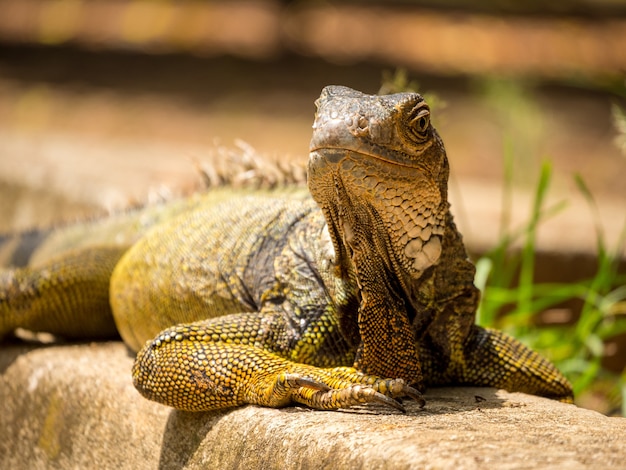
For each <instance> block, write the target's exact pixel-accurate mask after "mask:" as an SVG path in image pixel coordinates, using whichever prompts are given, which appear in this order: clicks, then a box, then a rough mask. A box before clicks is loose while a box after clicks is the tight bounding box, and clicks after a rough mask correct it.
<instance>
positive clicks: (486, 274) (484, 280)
mask: <svg viewBox="0 0 626 470" xmlns="http://www.w3.org/2000/svg"><path fill="white" fill-rule="evenodd" d="M504 160H505V165H504V168H505V191H504V198H503V216H502V221H501V233H500V241H499V243H498V245H497V246H496V247H495V248H494V249H493V250H492V251H490V252H489V253H487V254H486V255H485V256H483V257H482V258H480V259H479V260H478V262H477V273H476V284H477V287H479V288H480V289H481V290H482V291H483V298H482V301H481V304H480V307H479V310H478V322H479V324H481V325H483V326H492V327H496V328H500V329H503V330H505V331H508V332H509V333H510V334H512V335H514V336H516V337H517V338H519V339H520V340H521V341H523V342H524V343H526V344H528V345H529V346H530V347H532V348H533V349H536V350H538V351H540V352H542V353H543V354H545V355H546V356H547V357H549V358H550V359H551V360H552V361H554V363H555V364H556V365H557V367H559V368H560V369H561V370H562V371H563V373H564V374H565V375H566V376H567V377H568V378H569V379H570V380H571V381H572V384H573V387H574V392H575V394H576V395H580V394H581V393H586V392H590V391H593V390H594V387H595V386H596V385H597V384H606V383H608V390H605V393H606V395H608V398H609V400H612V401H614V402H615V403H616V405H617V406H621V407H622V409H621V412H622V414H623V415H625V416H626V372H622V374H621V375H620V376H618V375H616V374H614V373H611V372H610V371H608V370H606V369H604V368H603V367H602V358H603V355H604V349H605V344H606V341H607V340H608V339H610V338H613V337H615V336H617V335H619V334H622V333H624V332H626V285H625V284H626V275H624V274H620V273H619V272H618V263H619V260H620V254H621V253H622V251H623V248H624V243H625V240H626V225H625V227H624V231H623V233H622V236H621V237H620V241H619V243H618V246H617V247H615V249H614V250H613V252H610V251H609V250H608V249H607V247H606V245H605V238H604V233H603V230H602V226H601V224H600V222H599V217H598V210H597V207H596V203H595V200H594V198H593V196H592V195H591V192H590V191H589V189H588V188H587V186H586V185H585V183H584V181H583V179H582V178H581V177H580V176H578V175H577V176H576V177H575V180H576V184H577V186H578V189H579V190H580V191H581V193H582V194H583V195H584V197H585V198H586V200H587V202H588V204H589V207H590V212H591V216H592V217H593V219H594V226H595V230H596V240H597V271H596V273H595V275H594V276H593V277H592V278H591V279H587V280H583V281H580V282H576V283H570V284H566V283H536V282H535V281H534V273H535V256H536V232H537V227H538V226H539V225H540V224H541V223H542V222H544V221H545V220H546V219H548V218H549V217H551V216H553V215H554V214H556V213H558V212H559V211H561V210H563V209H564V208H565V207H566V204H565V203H564V202H560V203H557V204H555V205H552V206H549V207H545V206H546V203H545V200H546V195H547V193H548V189H549V186H550V180H551V174H552V167H551V164H550V163H547V162H545V163H543V165H542V167H541V171H540V175H539V180H538V183H537V185H536V190H535V195H534V200H533V203H532V210H531V215H530V218H529V220H528V221H527V222H526V223H525V224H524V225H523V226H522V227H520V228H518V229H511V227H510V223H511V221H510V212H511V204H512V177H513V176H512V168H513V163H512V161H513V158H512V156H511V153H510V152H508V151H505V159H504ZM520 245H521V248H515V247H516V246H520ZM570 299H579V300H580V301H582V308H581V310H580V315H579V317H578V319H577V320H576V319H571V321H569V322H566V323H564V324H554V325H550V326H545V327H541V328H538V327H536V326H534V320H535V319H536V318H537V315H538V314H539V313H540V312H542V311H545V310H546V309H549V308H552V307H555V306H557V305H559V304H561V303H562V302H565V301H567V300H570ZM605 388H606V387H605ZM620 403H621V405H620Z"/></svg>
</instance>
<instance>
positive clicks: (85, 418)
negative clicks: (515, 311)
mask: <svg viewBox="0 0 626 470" xmlns="http://www.w3.org/2000/svg"><path fill="white" fill-rule="evenodd" d="M131 364H132V355H131V353H130V352H129V351H128V350H127V349H126V348H125V346H124V345H123V344H122V343H120V342H109V343H91V344H70V345H55V346H44V347H42V346H32V345H24V344H9V345H7V344H4V345H2V346H1V347H0V461H1V462H2V467H3V468H29V469H40V468H42V469H43V468H52V469H55V468H58V469H67V468H117V469H124V468H132V469H142V468H146V469H148V468H149V469H154V468H163V469H166V468H167V469H169V468H184V469H199V468H220V469H228V468H263V469H273V468H281V469H285V468H287V469H288V468H304V469H307V468H316V469H319V468H373V469H376V468H394V469H409V468H424V469H442V468H454V469H482V468H498V469H536V468H542V469H557V468H558V469H563V468H567V469H592V468H593V469H595V468H614V469H618V468H623V469H626V419H625V418H608V417H605V416H603V415H601V414H598V413H596V412H593V411H589V410H584V409H581V408H577V407H575V406H573V405H564V404H561V403H557V402H554V401H551V400H547V399H543V398H538V397H532V396H528V395H524V394H517V393H507V392H504V391H501V390H494V389H489V388H440V389H433V390H429V391H428V393H427V395H426V398H427V406H426V408H425V409H424V410H419V409H418V408H417V407H416V406H414V405H413V404H412V403H407V405H408V407H407V408H408V412H407V413H406V414H401V413H397V412H395V411H391V410H387V409H385V408H380V407H364V408H359V409H355V410H348V411H338V412H320V411H311V410H308V409H304V408H299V407H291V408H285V409H280V410H273V409H264V408H260V407H255V406H247V407H241V408H238V409H233V410H229V411H220V412H212V413H186V412H180V411H175V410H172V409H169V408H167V407H164V406H161V405H158V404H155V403H151V402H149V401H147V400H145V399H143V398H142V397H141V396H139V394H138V393H137V392H136V391H135V390H134V388H133V386H132V383H131V379H130V368H131Z"/></svg>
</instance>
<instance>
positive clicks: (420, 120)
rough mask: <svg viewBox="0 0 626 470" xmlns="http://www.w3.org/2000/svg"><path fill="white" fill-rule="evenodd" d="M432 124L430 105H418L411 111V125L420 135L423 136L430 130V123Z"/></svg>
mask: <svg viewBox="0 0 626 470" xmlns="http://www.w3.org/2000/svg"><path fill="white" fill-rule="evenodd" d="M429 124H430V110H429V109H428V106H426V105H425V104H422V106H417V107H416V108H414V109H413V110H412V111H411V117H410V118H409V126H411V130H412V131H413V132H414V133H415V134H417V135H419V136H423V135H424V134H425V133H426V131H427V130H428V125H429Z"/></svg>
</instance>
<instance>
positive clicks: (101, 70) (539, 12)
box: [0, 0, 626, 413]
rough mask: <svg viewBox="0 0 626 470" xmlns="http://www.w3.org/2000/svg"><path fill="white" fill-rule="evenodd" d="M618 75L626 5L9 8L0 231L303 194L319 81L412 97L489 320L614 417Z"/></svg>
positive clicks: (619, 323)
mask: <svg viewBox="0 0 626 470" xmlns="http://www.w3.org/2000/svg"><path fill="white" fill-rule="evenodd" d="M625 78H626V1H625V0H561V1H560V2H543V1H539V0H527V1H525V2H514V1H509V0H481V1H469V0H440V1H434V0H413V1H410V0H405V1H391V2H383V1H373V0H371V1H367V0H366V1H359V2H356V1H354V2H350V1H342V2H324V1H277V0H249V1H237V0H232V1H208V0H207V1H183V0H179V1H166V0H160V1H156V0H153V1H148V0H115V1H114V0H111V1H106V0H0V214H2V217H0V232H2V231H8V230H16V229H28V228H31V227H37V226H46V225H50V224H55V223H60V222H62V221H71V220H75V219H81V218H85V217H93V216H94V215H101V214H105V213H107V212H108V211H112V210H119V209H122V208H125V207H128V206H130V205H133V204H136V203H145V202H149V201H151V200H159V199H162V198H169V197H176V196H178V195H182V194H186V193H188V192H190V191H193V190H196V189H199V188H201V187H202V186H203V184H206V180H208V181H209V182H211V183H213V184H215V183H219V182H221V181H223V180H224V179H225V177H224V174H225V173H228V172H229V171H231V172H232V170H229V168H230V167H232V168H237V169H238V170H237V171H238V172H239V174H238V175H235V176H234V177H233V176H231V177H229V178H230V179H233V178H234V179H237V178H239V180H246V179H248V180H251V181H252V184H268V182H267V179H268V176H267V174H268V172H269V173H271V175H272V176H271V177H270V178H269V179H270V180H271V181H270V182H269V185H272V184H275V183H280V181H282V179H281V178H283V179H285V180H289V181H294V180H295V181H299V182H302V181H303V179H304V176H303V175H304V173H303V170H302V169H303V168H304V166H305V165H306V159H307V150H308V141H309V138H310V133H311V123H312V119H313V113H314V105H313V102H314V100H315V99H316V98H317V96H318V95H319V92H320V90H321V88H322V87H323V86H325V85H328V84H341V85H347V86H350V87H353V88H357V89H359V90H361V91H364V92H368V93H376V92H377V91H379V90H380V89H381V87H383V89H384V90H391V91H394V90H400V89H406V88H414V89H417V90H418V91H420V92H421V93H423V94H425V95H426V96H427V99H428V100H429V102H430V103H431V106H432V107H433V110H434V113H433V114H434V116H433V120H434V123H435V126H436V127H437V128H438V130H439V132H440V134H441V135H442V137H443V139H444V142H445V144H446V148H447V151H448V157H449V159H450V163H451V168H452V178H451V183H450V197H451V201H452V209H453V211H454V213H455V216H456V219H457V222H458V225H459V226H460V229H461V231H462V233H463V234H464V237H465V240H466V243H467V244H468V247H469V249H470V251H471V253H472V256H473V257H474V259H476V260H480V261H481V263H479V266H480V269H479V275H480V276H482V278H480V279H479V280H477V282H478V283H479V284H480V283H481V282H482V283H483V284H482V287H484V289H485V294H486V299H487V300H486V304H485V305H484V306H483V309H482V311H481V315H482V317H481V320H482V322H483V323H485V324H495V325H496V326H499V327H502V328H505V329H508V330H509V331H511V332H513V333H514V334H517V335H518V336H522V337H523V339H525V341H526V342H528V343H530V344H532V345H533V347H537V348H538V349H541V350H542V351H544V353H545V354H547V355H548V356H550V357H551V358H552V359H553V360H555V361H556V362H557V363H559V366H560V367H561V368H563V369H564V370H565V371H566V373H567V374H568V376H569V377H570V378H571V379H572V380H573V381H574V383H575V387H576V388H577V392H579V393H578V394H579V396H580V398H579V403H580V404H583V405H584V406H588V407H592V408H595V409H598V410H600V411H603V412H605V413H620V412H622V407H623V397H624V396H625V395H626V375H625V374H624V366H625V364H626V325H625V324H624V323H625V321H624V319H625V318H626V304H625V301H624V298H626V292H625V291H624V290H625V289H626V288H624V284H625V282H624V273H625V272H626V270H625V269H624V267H625V265H624V258H625V251H624V244H623V241H624V227H625V224H626V183H625V182H624V179H625V175H626V114H625V113H626V81H625ZM264 162H273V163H274V164H275V165H277V166H278V167H279V168H281V171H280V172H279V173H281V172H282V173H285V174H289V175H290V176H289V177H284V174H280V175H276V174H275V173H276V172H275V171H274V170H275V169H272V170H271V171H270V170H264V168H266V164H265V163H264ZM199 168H203V169H204V177H203V176H202V174H201V173H202V172H201V171H199ZM264 172H265V173H264ZM226 179H228V178H226ZM203 181H204V182H203ZM259 181H260V183H259ZM538 201H539V202H541V204H542V205H541V208H538V205H537V202H538ZM544 208H545V210H544ZM516 234H517V235H516ZM531 254H532V256H531ZM520 286H521V287H520ZM550 286H557V287H558V288H559V289H561V288H564V287H563V286H569V288H571V289H570V291H567V293H566V294H562V295H561V296H560V297H559V296H557V297H554V292H556V290H555V289H556V287H555V288H552V289H551V288H550ZM529 289H530V290H529ZM559 292H561V291H559ZM537 326H539V327H541V328H540V329H539V331H540V333H537V332H536V330H537V329H536V327H537ZM558 341H560V344H557V345H556V346H554V344H555V342H558ZM561 343H569V344H561Z"/></svg>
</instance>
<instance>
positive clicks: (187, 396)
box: [133, 325, 425, 411]
mask: <svg viewBox="0 0 626 470" xmlns="http://www.w3.org/2000/svg"><path fill="white" fill-rule="evenodd" d="M197 333H198V332H197V331H193V330H192V329H190V328H186V327H185V326H184V325H181V326H178V327H174V328H171V329H169V330H166V331H164V332H163V333H161V334H160V335H159V336H158V337H157V338H156V339H155V340H153V341H151V342H148V343H147V344H146V345H145V346H144V348H143V349H142V350H141V351H140V352H139V354H138V355H137V359H136V361H135V365H134V367H133V382H134V384H135V387H136V388H137V389H138V390H139V391H140V393H141V394H142V395H144V396H145V397H146V398H149V399H151V400H154V401H157V402H159V403H163V404H165V405H168V406H171V407H173V408H177V409H181V410H187V411H207V410H214V409H219V408H227V407H232V406H237V405H242V404H245V403H250V404H257V405H262V406H269V407H275V408H278V407H283V406H288V405H290V404H293V403H301V404H304V405H307V406H310V407H311V408H316V409H323V410H332V409H338V408H348V407H351V406H354V405H361V404H365V403H380V404H383V405H387V406H391V407H393V408H396V409H398V410H400V411H404V407H403V406H402V404H401V403H400V402H398V401H397V400H396V398H401V397H410V398H413V399H415V400H416V401H417V402H418V403H419V404H420V406H424V403H425V402H424V399H423V398H422V395H421V393H420V392H419V391H418V390H416V389H414V388H412V387H410V386H408V385H406V384H405V382H404V381H403V380H393V379H380V378H378V377H373V376H370V375H366V374H363V373H361V372H358V371H356V370H355V369H353V368H350V367H335V368H320V367H314V366H311V365H307V364H300V363H295V362H292V361H289V360H287V359H285V358H283V357H280V356H278V355H276V354H274V353H272V352H270V351H267V350H265V349H262V348H259V347H255V346H253V345H250V344H237V343H227V342H222V341H217V342H212V341H211V339H210V338H211V337H210V336H207V335H204V334H197Z"/></svg>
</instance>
